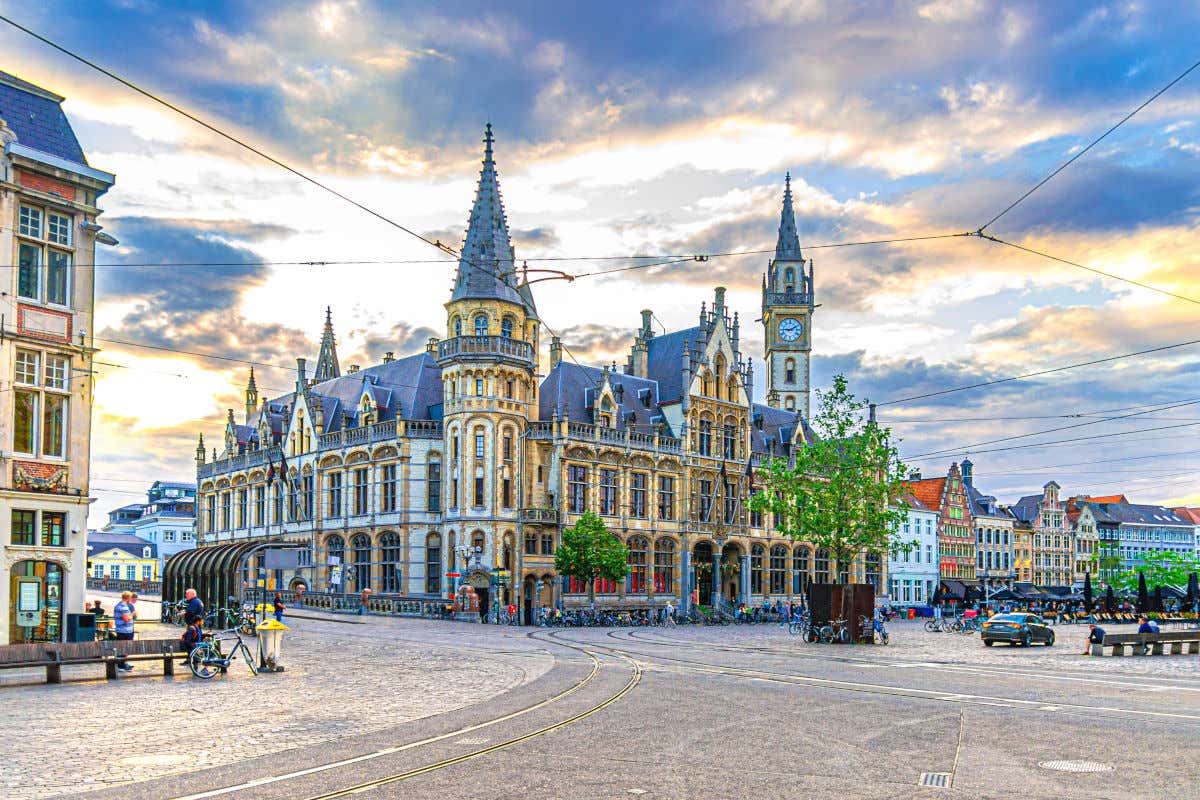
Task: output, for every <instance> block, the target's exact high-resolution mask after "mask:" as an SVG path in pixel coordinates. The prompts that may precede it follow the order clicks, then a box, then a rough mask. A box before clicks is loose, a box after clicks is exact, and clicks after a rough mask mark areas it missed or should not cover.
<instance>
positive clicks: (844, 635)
mask: <svg viewBox="0 0 1200 800" xmlns="http://www.w3.org/2000/svg"><path fill="white" fill-rule="evenodd" d="M850 638H851V637H850V629H849V628H842V629H840V630H839V631H838V632H837V640H838V641H839V642H841V643H842V644H850Z"/></svg>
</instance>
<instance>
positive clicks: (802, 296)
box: [766, 292, 812, 306]
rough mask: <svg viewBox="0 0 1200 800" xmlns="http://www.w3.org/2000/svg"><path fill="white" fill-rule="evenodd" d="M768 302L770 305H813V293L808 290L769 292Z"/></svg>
mask: <svg viewBox="0 0 1200 800" xmlns="http://www.w3.org/2000/svg"><path fill="white" fill-rule="evenodd" d="M766 304H767V305H769V306H808V305H812V295H811V294H809V293H808V292H767V297H766Z"/></svg>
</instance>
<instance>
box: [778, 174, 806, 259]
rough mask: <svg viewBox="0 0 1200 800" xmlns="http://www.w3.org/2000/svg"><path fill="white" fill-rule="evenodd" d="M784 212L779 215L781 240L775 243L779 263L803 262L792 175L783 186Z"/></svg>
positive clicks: (788, 176)
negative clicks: (794, 207)
mask: <svg viewBox="0 0 1200 800" xmlns="http://www.w3.org/2000/svg"><path fill="white" fill-rule="evenodd" d="M783 187H784V188H783V210H782V211H781V212H780V214H779V238H778V239H777V240H776V242H775V259H776V260H777V261H803V260H804V256H803V255H802V254H801V253H800V234H798V233H797V232H796V212H795V210H794V209H793V208H792V173H790V172H789V173H788V174H787V177H786V178H785V179H784V185H783Z"/></svg>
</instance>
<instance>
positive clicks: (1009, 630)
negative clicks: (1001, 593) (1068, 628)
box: [980, 614, 1054, 647]
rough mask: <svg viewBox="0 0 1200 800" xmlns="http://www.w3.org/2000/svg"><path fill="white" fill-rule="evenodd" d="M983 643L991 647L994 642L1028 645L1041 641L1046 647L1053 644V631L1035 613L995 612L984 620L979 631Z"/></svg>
mask: <svg viewBox="0 0 1200 800" xmlns="http://www.w3.org/2000/svg"><path fill="white" fill-rule="evenodd" d="M980 638H982V639H983V643H984V644H985V645H987V646H988V647H991V646H992V645H993V644H995V643H996V642H1008V643H1009V644H1012V645H1018V644H1019V645H1021V646H1022V647H1029V645H1031V644H1033V643H1034V642H1041V643H1042V644H1044V645H1046V646H1047V647H1051V646H1053V644H1054V631H1052V630H1051V629H1050V626H1049V625H1047V624H1046V622H1045V620H1043V619H1042V618H1041V617H1039V616H1038V615H1037V614H997V615H996V616H994V617H992V618H991V619H989V620H986V621H984V623H983V630H982V631H981V632H980Z"/></svg>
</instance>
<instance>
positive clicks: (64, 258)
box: [0, 72, 116, 644]
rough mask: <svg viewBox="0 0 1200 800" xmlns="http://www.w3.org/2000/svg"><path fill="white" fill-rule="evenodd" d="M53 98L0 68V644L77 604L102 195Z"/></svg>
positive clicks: (59, 624)
mask: <svg viewBox="0 0 1200 800" xmlns="http://www.w3.org/2000/svg"><path fill="white" fill-rule="evenodd" d="M62 101H63V98H61V97H59V96H58V95H56V94H53V93H51V92H48V91H46V90H45V89H42V88H40V87H38V86H34V85H33V84H30V83H26V82H25V81H23V80H21V79H19V78H16V77H14V76H12V75H8V74H6V73H3V72H0V148H3V150H2V151H0V253H2V254H3V259H4V261H3V263H5V264H8V265H10V266H11V267H13V268H11V269H8V270H5V271H4V272H3V273H0V276H2V277H0V280H3V282H4V283H3V291H4V293H5V294H4V305H5V307H4V308H3V309H2V311H3V329H2V331H0V381H2V382H3V384H4V385H3V389H4V391H0V554H2V555H3V558H0V571H2V572H3V574H2V575H0V644H6V643H10V642H37V641H58V640H60V639H61V638H62V636H63V630H64V621H65V620H64V616H63V614H64V613H67V612H72V611H74V612H80V611H82V610H83V605H84V599H85V597H84V586H85V574H84V573H85V571H86V565H87V544H86V542H87V535H86V531H87V516H88V505H89V504H90V503H91V502H92V498H90V497H89V496H88V493H89V471H88V470H89V459H90V456H91V451H90V448H91V419H92V379H91V374H92V355H93V353H94V352H95V351H94V349H93V348H92V331H93V328H94V325H93V321H92V310H93V306H94V284H95V271H94V268H93V264H94V261H93V257H94V255H95V249H96V242H97V241H100V242H102V243H108V244H112V243H115V241H116V240H115V239H112V237H109V236H107V234H102V233H99V231H100V227H101V226H100V225H99V224H97V222H96V218H97V217H98V216H99V215H100V209H99V208H98V207H97V205H96V204H97V200H98V198H99V197H100V196H101V195H102V194H104V193H105V192H106V191H108V189H109V188H110V187H111V186H112V185H113V181H114V178H113V176H112V175H110V174H109V173H107V172H101V171H100V170H97V169H94V168H92V167H90V166H88V163H87V158H86V157H85V156H84V154H83V150H82V149H81V148H80V146H79V142H78V140H76V138H75V133H74V131H72V130H71V124H70V123H69V122H68V121H67V117H66V115H65V114H64V113H63V110H62Z"/></svg>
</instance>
